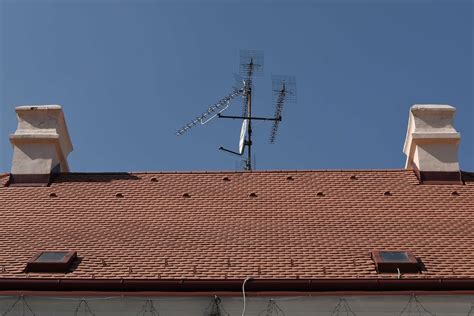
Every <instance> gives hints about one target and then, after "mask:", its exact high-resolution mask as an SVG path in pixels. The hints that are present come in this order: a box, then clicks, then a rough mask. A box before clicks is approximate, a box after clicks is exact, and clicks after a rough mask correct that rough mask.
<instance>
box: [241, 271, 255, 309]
mask: <svg viewBox="0 0 474 316" xmlns="http://www.w3.org/2000/svg"><path fill="white" fill-rule="evenodd" d="M252 279H253V278H252V277H247V278H245V280H244V283H242V298H243V299H244V307H243V309H242V316H245V307H246V301H245V283H247V281H249V280H252Z"/></svg>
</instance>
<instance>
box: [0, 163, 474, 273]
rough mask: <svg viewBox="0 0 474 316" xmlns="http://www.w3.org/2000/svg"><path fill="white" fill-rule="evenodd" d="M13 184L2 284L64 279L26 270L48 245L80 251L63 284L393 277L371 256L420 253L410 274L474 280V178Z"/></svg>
mask: <svg viewBox="0 0 474 316" xmlns="http://www.w3.org/2000/svg"><path fill="white" fill-rule="evenodd" d="M467 176H468V174H466V178H467ZM471 176H472V175H471ZM8 178H9V175H8V174H4V175H0V184H1V187H0V232H1V233H0V279H1V278H29V279H32V278H33V279H34V278H58V274H57V273H56V274H45V273H29V274H26V273H24V269H25V266H26V263H27V262H28V260H29V259H31V257H33V255H35V254H36V253H37V252H39V251H45V250H75V251H77V253H78V257H79V263H78V264H76V266H74V268H73V269H72V271H70V272H68V273H65V274H60V275H59V277H60V278H65V279H82V278H84V279H91V278H95V279H154V280H155V279H190V280H209V279H213V280H225V279H243V278H246V277H248V276H253V277H255V278H262V279H304V278H308V279H342V278H344V279H377V278H382V277H383V278H386V277H387V275H381V274H377V273H376V271H375V268H374V262H373V261H372V260H371V256H370V251H371V250H373V249H386V250H399V249H402V250H410V251H412V252H413V254H414V255H415V256H416V257H418V258H420V259H421V260H422V262H423V264H424V265H425V267H426V270H425V271H422V273H421V274H413V275H410V278H418V279H419V278H474V252H473V251H472V240H473V237H474V233H473V229H472V227H474V182H471V181H472V177H471V178H470V179H469V181H467V182H466V183H465V185H419V182H418V180H417V177H416V175H415V174H414V172H413V171H410V170H378V171H377V170H375V171H372V170H342V171H341V170H335V171H253V172H174V173H165V172H157V173H68V174H61V175H59V176H57V177H56V178H55V179H54V181H53V183H51V185H50V186H48V187H13V186H5V185H6V184H7V183H8ZM387 192H389V193H387ZM53 193H54V194H53ZM318 193H319V194H318ZM120 194H121V196H120ZM394 277H396V276H394Z"/></svg>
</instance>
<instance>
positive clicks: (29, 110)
mask: <svg viewBox="0 0 474 316" xmlns="http://www.w3.org/2000/svg"><path fill="white" fill-rule="evenodd" d="M16 113H17V116H18V127H17V129H16V131H15V133H14V134H11V135H10V142H11V144H12V146H13V161H12V169H11V174H12V175H11V178H10V184H11V185H15V184H17V185H47V184H48V183H49V182H50V179H51V175H52V174H55V173H59V172H69V165H68V162H67V156H68V154H69V153H70V152H71V151H72V144H71V139H70V137H69V133H68V131H67V127H66V122H65V120H64V115H63V111H62V108H61V107H60V106H59V105H38V106H30V105H27V106H19V107H17V108H16Z"/></svg>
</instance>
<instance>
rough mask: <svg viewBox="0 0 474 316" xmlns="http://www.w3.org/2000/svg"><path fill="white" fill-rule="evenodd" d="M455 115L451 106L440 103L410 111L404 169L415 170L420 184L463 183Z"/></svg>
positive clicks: (404, 149)
mask: <svg viewBox="0 0 474 316" xmlns="http://www.w3.org/2000/svg"><path fill="white" fill-rule="evenodd" d="M455 112H456V109H455V108H454V107H452V106H449V105H440V104H416V105H413V106H412V107H411V109H410V116H409V119H408V130H407V135H406V139H405V145H404V147H403V152H404V153H405V154H406V155H407V161H406V164H405V168H406V169H413V170H415V172H416V174H417V176H418V179H419V180H420V182H421V183H423V184H443V183H462V181H461V171H460V168H459V161H458V146H459V142H460V140H461V135H460V134H459V133H458V132H457V131H456V129H455V128H454V126H453V120H454V114H455Z"/></svg>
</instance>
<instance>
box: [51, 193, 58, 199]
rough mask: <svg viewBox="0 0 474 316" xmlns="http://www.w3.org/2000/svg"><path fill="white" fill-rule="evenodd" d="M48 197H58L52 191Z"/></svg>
mask: <svg viewBox="0 0 474 316" xmlns="http://www.w3.org/2000/svg"><path fill="white" fill-rule="evenodd" d="M49 197H52V198H55V197H58V195H57V194H56V193H54V192H53V193H50V194H49Z"/></svg>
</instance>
